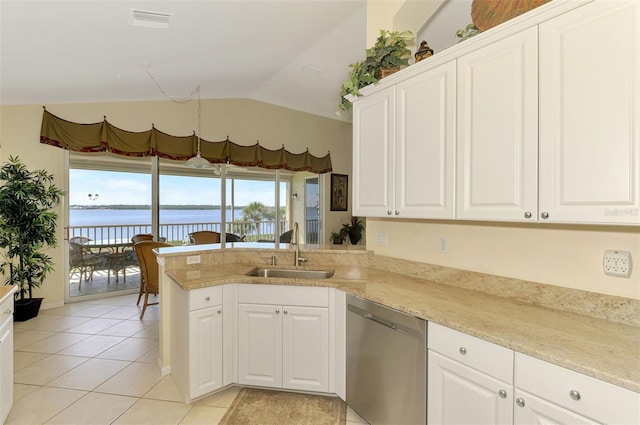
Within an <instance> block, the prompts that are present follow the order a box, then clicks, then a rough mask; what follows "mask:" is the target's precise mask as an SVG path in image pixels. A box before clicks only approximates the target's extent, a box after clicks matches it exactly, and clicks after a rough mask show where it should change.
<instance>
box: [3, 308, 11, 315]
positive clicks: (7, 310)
mask: <svg viewBox="0 0 640 425" xmlns="http://www.w3.org/2000/svg"><path fill="white" fill-rule="evenodd" d="M11 313H13V311H11V309H10V308H8V309H6V310H5V311H4V314H11Z"/></svg>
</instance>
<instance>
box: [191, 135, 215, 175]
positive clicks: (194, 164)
mask: <svg viewBox="0 0 640 425" xmlns="http://www.w3.org/2000/svg"><path fill="white" fill-rule="evenodd" d="M185 165H186V166H187V167H189V168H211V167H212V165H211V163H210V162H209V161H207V160H206V159H204V158H203V157H202V156H201V155H200V137H198V153H196V156H194V157H193V158H189V159H188V160H187V162H186V164H185Z"/></svg>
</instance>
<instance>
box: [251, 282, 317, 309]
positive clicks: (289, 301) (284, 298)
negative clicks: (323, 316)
mask: <svg viewBox="0 0 640 425" xmlns="http://www.w3.org/2000/svg"><path fill="white" fill-rule="evenodd" d="M238 302H239V303H242V304H273V305H290V306H300V307H329V288H321V287H317V286H286V285H245V284H241V285H238Z"/></svg>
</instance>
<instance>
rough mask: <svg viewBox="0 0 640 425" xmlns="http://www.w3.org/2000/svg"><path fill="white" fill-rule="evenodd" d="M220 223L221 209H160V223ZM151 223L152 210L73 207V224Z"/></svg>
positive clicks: (237, 214)
mask: <svg viewBox="0 0 640 425" xmlns="http://www.w3.org/2000/svg"><path fill="white" fill-rule="evenodd" d="M235 219H236V220H240V219H242V211H240V210H236V211H235ZM179 223H220V210H160V224H179ZM125 224H151V211H150V210H112V209H86V210H85V209H72V210H69V225H71V226H107V225H110V226H113V225H116V226H121V225H125Z"/></svg>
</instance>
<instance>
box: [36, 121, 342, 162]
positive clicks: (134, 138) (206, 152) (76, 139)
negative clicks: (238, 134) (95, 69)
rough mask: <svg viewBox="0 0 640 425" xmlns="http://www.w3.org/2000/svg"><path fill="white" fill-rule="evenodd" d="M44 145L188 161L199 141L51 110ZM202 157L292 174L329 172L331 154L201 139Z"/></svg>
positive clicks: (43, 133) (42, 135) (42, 139)
mask: <svg viewBox="0 0 640 425" xmlns="http://www.w3.org/2000/svg"><path fill="white" fill-rule="evenodd" d="M40 143H44V144H47V145H52V146H57V147H59V148H63V149H68V150H70V151H75V152H111V153H114V154H118V155H125V156H138V157H141V156H158V157H161V158H168V159H173V160H178V161H186V160H188V159H189V158H192V157H194V156H196V152H197V149H198V138H197V137H196V135H195V134H193V135H191V136H172V135H170V134H166V133H163V132H161V131H159V130H157V129H156V128H155V127H153V126H152V127H151V129H150V130H147V131H142V132H132V131H127V130H122V129H120V128H118V127H115V126H114V125H112V124H110V123H109V122H108V121H107V119H106V117H105V119H104V120H103V121H102V122H97V123H93V124H80V123H75V122H71V121H67V120H64V119H62V118H59V117H57V116H55V115H53V114H51V113H49V111H47V110H46V109H45V110H44V111H43V114H42V127H41V129H40ZM200 154H201V156H202V157H203V158H205V159H206V160H207V161H209V162H211V163H214V164H216V163H217V164H220V163H228V164H234V165H239V166H256V167H261V168H270V169H278V168H282V169H285V170H291V171H310V172H312V173H317V174H322V173H328V172H330V171H331V170H332V168H331V155H330V154H329V153H327V155H326V156H324V157H316V156H313V155H311V154H310V153H309V150H308V149H307V151H306V152H303V153H298V154H296V153H291V152H289V151H287V150H286V149H285V148H284V146H283V147H282V148H280V149H277V150H270V149H267V148H264V147H262V146H260V144H259V143H256V144H255V145H251V146H242V145H238V144H236V143H234V142H232V141H230V140H229V139H228V138H227V140H223V141H221V142H209V141H206V140H204V139H200Z"/></svg>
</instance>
